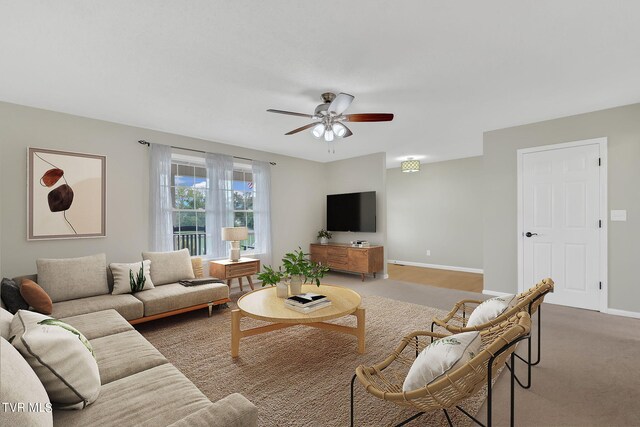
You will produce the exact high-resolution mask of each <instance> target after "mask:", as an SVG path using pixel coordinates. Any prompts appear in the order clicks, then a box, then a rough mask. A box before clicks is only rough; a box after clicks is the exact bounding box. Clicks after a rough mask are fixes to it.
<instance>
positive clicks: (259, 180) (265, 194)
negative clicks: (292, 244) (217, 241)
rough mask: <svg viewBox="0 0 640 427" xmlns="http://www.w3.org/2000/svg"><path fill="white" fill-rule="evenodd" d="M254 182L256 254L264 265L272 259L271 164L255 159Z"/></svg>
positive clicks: (253, 166)
mask: <svg viewBox="0 0 640 427" xmlns="http://www.w3.org/2000/svg"><path fill="white" fill-rule="evenodd" d="M251 169H252V170H253V184H254V186H255V189H256V195H255V200H254V201H253V228H254V230H255V236H256V242H255V248H256V249H255V255H253V257H254V258H259V259H260V262H261V264H262V265H270V264H271V262H272V259H271V165H270V164H269V163H268V162H260V161H257V160H254V161H253V162H252V163H251Z"/></svg>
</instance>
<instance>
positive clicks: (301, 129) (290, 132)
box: [285, 122, 319, 135]
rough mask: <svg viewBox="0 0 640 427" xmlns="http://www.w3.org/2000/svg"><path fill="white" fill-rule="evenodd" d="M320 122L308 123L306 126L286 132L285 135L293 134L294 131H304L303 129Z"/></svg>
mask: <svg viewBox="0 0 640 427" xmlns="http://www.w3.org/2000/svg"><path fill="white" fill-rule="evenodd" d="M318 123H319V122H314V123H309V124H308V125H304V126H301V127H299V128H298V129H294V130H292V131H289V132H287V133H285V135H293V134H294V133H298V132H302V131H303V130H306V129H309V128H312V127H314V126H315V125H317V124H318Z"/></svg>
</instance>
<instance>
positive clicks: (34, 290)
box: [20, 279, 53, 314]
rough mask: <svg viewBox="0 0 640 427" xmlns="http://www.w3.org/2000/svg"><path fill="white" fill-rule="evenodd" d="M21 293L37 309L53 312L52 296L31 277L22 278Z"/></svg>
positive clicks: (44, 312)
mask: <svg viewBox="0 0 640 427" xmlns="http://www.w3.org/2000/svg"><path fill="white" fill-rule="evenodd" d="M20 295H22V298H24V300H25V301H26V302H27V303H28V304H29V305H30V306H31V307H33V309H34V310H35V311H37V312H38V313H42V314H51V313H52V312H53V304H52V303H51V298H49V295H47V293H46V292H45V291H44V289H42V288H41V287H40V286H38V284H37V283H36V282H34V281H33V280H29V279H22V284H21V285H20Z"/></svg>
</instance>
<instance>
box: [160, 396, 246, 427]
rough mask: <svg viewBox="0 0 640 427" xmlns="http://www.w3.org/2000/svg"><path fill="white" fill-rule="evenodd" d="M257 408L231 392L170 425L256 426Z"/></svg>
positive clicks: (200, 426)
mask: <svg viewBox="0 0 640 427" xmlns="http://www.w3.org/2000/svg"><path fill="white" fill-rule="evenodd" d="M257 425H258V408H257V407H256V406H255V405H254V404H253V403H251V402H249V400H247V398H246V397H244V396H243V395H241V394H239V393H233V394H230V395H229V396H227V397H225V398H224V399H220V400H218V401H217V402H214V403H212V404H211V405H210V406H207V407H206V408H202V409H200V410H199V411H196V412H194V413H193V414H191V415H189V416H187V417H185V418H183V419H181V420H179V421H176V422H175V423H173V424H171V426H170V427H256V426H257Z"/></svg>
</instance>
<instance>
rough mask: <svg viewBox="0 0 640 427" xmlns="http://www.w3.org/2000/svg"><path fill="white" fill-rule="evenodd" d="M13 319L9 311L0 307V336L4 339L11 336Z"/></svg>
mask: <svg viewBox="0 0 640 427" xmlns="http://www.w3.org/2000/svg"><path fill="white" fill-rule="evenodd" d="M12 320H13V314H11V313H9V312H8V311H7V310H5V309H4V308H2V307H0V336H2V338H4V339H5V340H8V339H9V337H10V336H11V321H12Z"/></svg>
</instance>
